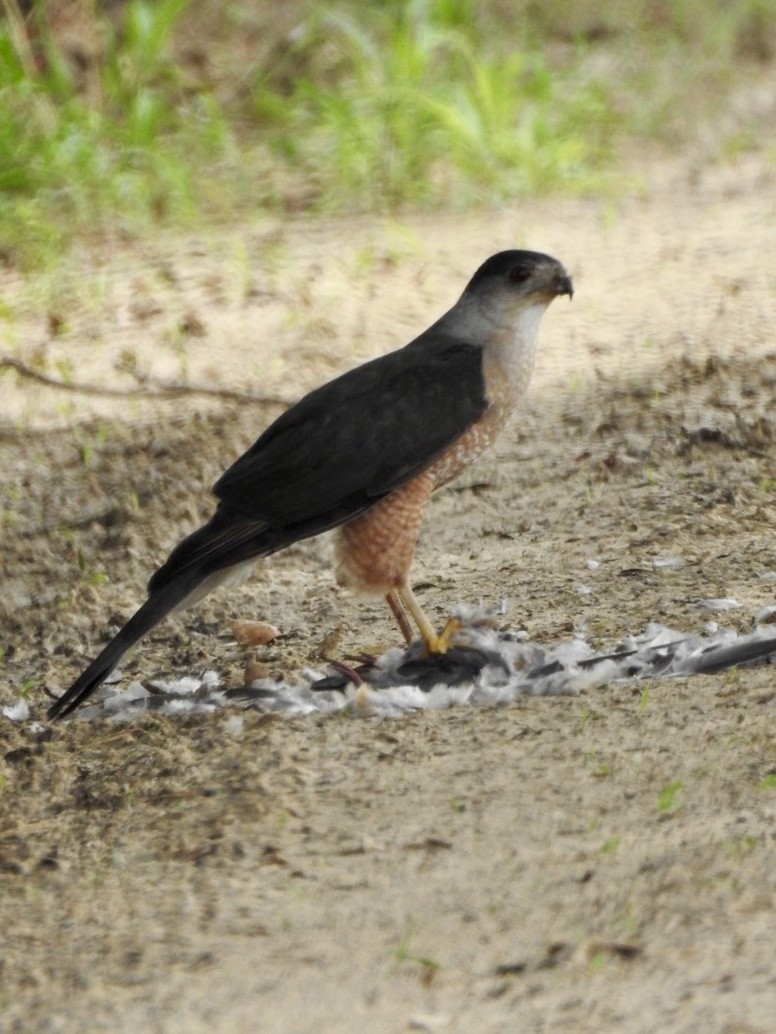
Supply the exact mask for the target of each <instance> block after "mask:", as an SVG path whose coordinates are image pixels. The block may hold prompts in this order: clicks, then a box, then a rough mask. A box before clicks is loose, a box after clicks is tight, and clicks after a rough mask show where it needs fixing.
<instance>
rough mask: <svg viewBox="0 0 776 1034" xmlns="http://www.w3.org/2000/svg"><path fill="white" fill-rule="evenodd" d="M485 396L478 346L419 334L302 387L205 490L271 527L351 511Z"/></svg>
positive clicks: (400, 477)
mask: <svg viewBox="0 0 776 1034" xmlns="http://www.w3.org/2000/svg"><path fill="white" fill-rule="evenodd" d="M487 405H488V402H487V398H486V395H485V381H484V377H483V371H482V349H480V348H475V347H474V346H473V345H469V344H466V343H465V342H462V341H457V340H453V339H449V338H444V337H441V336H440V337H436V338H434V339H432V340H422V341H418V342H415V343H413V344H412V345H408V346H407V347H406V348H403V349H400V350H399V351H398V352H391V353H390V354H389V355H386V356H382V357H380V358H379V359H374V360H372V362H369V363H366V364H364V365H363V366H360V367H357V368H356V369H354V370H351V371H350V372H349V373H346V374H343V375H342V376H341V377H338V378H337V379H335V380H333V381H330V382H329V383H328V384H325V385H323V386H322V387H320V388H318V389H316V390H315V391H313V392H311V393H310V394H309V395H307V396H305V398H303V399H302V400H301V401H300V402H298V403H297V404H296V405H295V406H293V407H292V408H291V409H289V410H287V411H286V412H285V413H284V414H283V415H282V416H281V417H279V419H278V420H276V421H275V422H274V423H273V424H272V425H271V426H270V427H268V428H267V430H266V431H265V432H264V433H263V434H262V435H261V437H260V438H259V439H258V440H257V441H256V442H255V444H254V445H253V446H252V447H251V448H250V449H249V450H248V451H247V452H246V453H245V454H244V455H243V456H241V457H240V459H238V460H237V462H236V463H234V464H233V465H232V466H231V467H230V468H229V469H228V470H227V471H226V473H224V474H223V475H222V477H221V478H220V479H219V480H218V482H217V483H216V485H215V486H214V489H213V491H214V492H215V494H216V495H217V496H218V498H219V499H220V500H221V504H222V506H224V507H226V508H227V509H229V510H234V511H237V512H239V513H241V514H244V515H246V516H251V517H254V518H259V519H260V520H263V521H266V522H267V524H269V525H271V526H272V527H288V526H289V525H294V524H300V523H303V522H305V521H308V520H310V519H312V518H319V517H322V516H323V515H325V514H327V513H330V512H332V511H337V513H338V514H340V513H341V511H342V508H343V506H345V507H346V508H347V509H349V510H350V509H352V511H353V512H356V511H359V510H362V509H363V508H364V507H366V506H370V505H372V504H373V503H374V502H375V501H376V500H377V499H379V498H380V497H381V496H383V495H385V494H386V493H387V492H390V491H391V489H393V488H396V487H397V486H398V485H400V484H402V483H403V482H405V481H407V480H409V479H410V478H411V477H412V476H413V475H414V474H417V473H419V472H420V471H421V470H423V469H424V468H425V467H427V466H428V465H429V464H430V463H431V462H432V461H433V460H434V459H435V458H436V457H437V456H438V455H439V454H440V453H441V452H443V451H444V450H445V449H446V448H447V447H448V446H449V445H450V444H451V443H452V442H454V441H455V440H456V438H458V437H459V436H460V435H462V434H463V433H464V432H465V431H466V430H467V429H468V428H469V427H470V426H471V425H472V424H473V423H474V422H475V421H476V420H478V419H479V418H480V417H481V416H482V414H483V413H484V412H485V410H486V408H487Z"/></svg>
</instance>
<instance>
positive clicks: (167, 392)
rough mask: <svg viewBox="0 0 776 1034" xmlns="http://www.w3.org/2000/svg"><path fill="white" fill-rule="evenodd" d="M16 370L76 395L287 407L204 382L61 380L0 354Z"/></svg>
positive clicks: (3, 364)
mask: <svg viewBox="0 0 776 1034" xmlns="http://www.w3.org/2000/svg"><path fill="white" fill-rule="evenodd" d="M2 369H8V370H15V371H16V373H18V374H19V376H20V377H26V378H27V380H30V381H35V382H36V383H37V384H44V385H45V386H46V387H47V388H56V389H57V390H59V391H71V392H74V393H75V394H78V395H97V396H102V397H104V398H121V399H136V398H141V399H142V398H146V399H172V398H180V397H181V396H183V395H205V396H209V397H210V398H219V399H229V400H231V401H233V402H258V403H261V404H263V405H268V406H286V407H287V406H290V405H291V403H290V402H289V401H288V399H283V398H279V397H278V396H277V395H253V394H251V393H250V392H245V391H237V390H236V389H234V388H209V387H208V386H207V385H205V384H165V383H163V382H161V381H153V380H151V379H150V378H144V379H143V382H142V383H143V384H148V385H150V390H149V388H145V387H143V388H106V387H103V386H102V385H99V384H78V383H76V382H73V383H71V382H69V381H63V380H60V379H59V378H58V377H50V376H49V375H48V374H47V373H41V372H40V371H39V370H33V369H32V367H31V366H27V364H26V363H23V362H21V360H19V359H14V358H13V357H12V356H9V355H5V356H0V370H2Z"/></svg>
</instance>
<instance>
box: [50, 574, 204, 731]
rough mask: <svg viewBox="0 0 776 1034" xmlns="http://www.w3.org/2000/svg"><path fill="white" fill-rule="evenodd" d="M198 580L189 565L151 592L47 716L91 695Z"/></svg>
mask: <svg viewBox="0 0 776 1034" xmlns="http://www.w3.org/2000/svg"><path fill="white" fill-rule="evenodd" d="M201 581H202V575H201V574H200V573H199V572H198V571H196V570H192V569H189V570H188V571H184V572H182V573H181V575H180V576H179V577H178V578H176V579H175V580H174V581H172V582H168V583H167V584H166V585H165V586H163V588H161V589H158V590H157V591H156V592H152V593H151V595H150V596H149V597H148V599H147V600H146V601H145V603H144V604H143V606H142V607H141V608H140V609H139V610H138V611H136V612H135V613H134V614H133V615H132V617H131V618H130V619H129V621H128V622H127V623H126V625H124V627H123V628H122V629H121V631H120V632H118V633H117V634H116V635H115V636H114V637H113V639H111V641H110V642H109V643H108V645H107V646H106V647H105V649H104V650H103V651H102V653H100V654H99V655H98V656H97V657H95V659H94V660H93V661H92V663H91V664H90V665H89V667H88V668H87V669H86V671H84V672H83V673H82V674H81V675H79V676H78V678H77V679H76V680H75V682H74V683H73V685H72V686H71V687H70V689H68V690H67V692H66V693H63V694H62V696H61V697H60V698H59V699H58V700H56V701H55V702H54V703H53V704H52V705H51V707H50V708H49V709H48V716H49V718H52V719H56V718H64V717H65V715H67V714H70V712H71V711H74V710H75V709H76V707H78V706H79V704H82V703H83V702H84V700H86V699H87V697H90V696H91V695H92V693H94V691H95V690H96V689H98V688H99V686H100V685H101V684H102V683H103V682H104V681H105V679H106V678H107V677H108V675H110V673H111V672H112V671H113V669H114V668H115V667H116V665H117V664H118V663H119V661H120V660H121V658H122V657H123V656H124V654H125V653H126V652H127V650H129V649H131V648H132V647H133V646H134V645H135V643H137V642H139V641H140V640H141V639H142V638H143V636H144V635H147V634H148V633H149V632H150V631H151V629H152V628H154V627H155V626H156V625H158V624H159V622H160V621H161V620H162V619H163V618H166V617H167V615H168V614H169V613H170V612H171V611H173V610H175V608H176V607H179V606H180V605H181V604H182V603H183V602H184V601H185V600H186V598H187V597H189V596H191V595H192V594H193V593H194V592H195V591H196V589H197V588H198V587H199V584H200V582H201Z"/></svg>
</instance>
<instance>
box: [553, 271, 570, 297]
mask: <svg viewBox="0 0 776 1034" xmlns="http://www.w3.org/2000/svg"><path fill="white" fill-rule="evenodd" d="M555 290H556V293H557V294H567V295H568V296H569V298H570V299H571V298H573V297H574V285H573V283H572V282H571V277H570V276H569V275H568V273H558V278H557V281H556V284H555Z"/></svg>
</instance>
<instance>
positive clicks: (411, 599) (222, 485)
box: [48, 250, 573, 719]
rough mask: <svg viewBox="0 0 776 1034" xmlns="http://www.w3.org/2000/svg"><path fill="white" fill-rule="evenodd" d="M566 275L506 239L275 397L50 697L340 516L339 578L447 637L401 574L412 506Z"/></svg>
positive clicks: (86, 688)
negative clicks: (207, 494) (275, 405)
mask: <svg viewBox="0 0 776 1034" xmlns="http://www.w3.org/2000/svg"><path fill="white" fill-rule="evenodd" d="M558 295H568V296H569V297H572V295H573V286H572V282H571V278H570V277H569V275H568V273H567V272H566V270H565V269H564V268H563V266H562V265H561V264H560V262H558V261H557V260H556V259H554V258H551V257H550V256H548V255H543V254H540V253H538V252H534V251H516V250H512V251H503V252H500V253H499V254H497V255H493V256H492V257H491V258H489V259H487V261H485V262H484V263H483V264H482V265H481V266H480V268H479V269H478V270H477V272H476V273H475V274H474V276H473V277H472V279H471V280H470V281H469V283H468V284H467V286H466V288H465V290H464V292H463V294H462V295H461V297H460V298H459V299H458V301H457V302H456V303H455V305H454V306H453V307H452V308H451V309H450V310H449V311H448V312H446V313H445V314H444V315H443V316H441V317H440V318H439V319H438V320H437V321H436V323H434V324H433V325H432V326H431V327H429V328H428V330H426V331H424V332H423V333H422V334H421V335H420V336H419V337H417V338H415V339H414V340H413V341H411V342H410V343H409V344H408V345H405V347H404V348H400V349H398V350H397V351H395V352H390V353H388V354H387V355H384V356H381V357H379V358H377V359H373V360H371V361H370V362H367V363H364V364H363V365H362V366H358V367H356V368H355V369H353V370H350V371H348V372H347V373H344V374H342V375H341V376H340V377H337V378H335V379H334V380H332V381H330V382H329V383H327V384H324V385H323V386H322V387H320V388H317V389H315V390H314V391H312V392H310V394H309V395H306V396H305V397H304V398H303V399H301V400H300V401H299V402H297V403H296V405H294V406H292V407H291V408H290V409H288V410H286V411H285V412H284V413H283V414H282V415H281V416H280V417H279V418H278V419H277V420H275V422H274V423H272V424H271V425H270V426H269V427H268V428H267V429H266V430H265V431H264V432H263V434H261V435H260V436H259V438H258V439H257V440H256V442H255V443H254V444H253V445H252V446H251V447H250V449H248V451H247V452H246V453H244V455H242V456H241V457H240V458H239V459H238V460H237V461H236V462H235V463H234V464H233V465H232V466H231V467H230V468H229V469H228V470H227V471H226V472H225V473H224V474H222V476H221V477H220V478H219V480H218V481H217V482H216V484H215V486H214V487H213V493H214V495H215V496H216V498H217V500H218V504H217V507H216V511H215V513H214V514H213V516H212V517H211V519H210V520H209V521H208V522H207V524H205V525H204V526H203V527H202V528H200V529H199V530H197V531H195V532H193V533H192V534H191V535H189V536H188V537H187V538H185V539H184V540H183V541H182V542H181V543H180V544H179V545H178V546H176V547H175V549H174V550H173V551H172V553H171V554H170V556H169V557H168V559H167V560H166V561H165V563H164V564H163V565H162V566H161V567H160V568H159V570H158V571H156V573H155V574H154V575H153V577H152V578H151V580H150V582H149V583H148V598H147V599H146V601H145V603H143V605H142V606H141V607H140V609H139V610H138V611H137V612H136V613H135V614H134V615H133V616H132V617H131V618H130V619H129V621H127V623H126V624H125V625H124V627H123V628H122V629H121V630H120V631H119V632H118V634H117V635H116V636H115V637H114V638H113V639H112V640H111V642H109V643H108V645H107V646H106V647H105V649H104V650H103V651H102V653H100V654H99V656H97V657H96V658H95V659H94V660H93V661H92V663H91V664H90V665H89V666H88V667H87V668H86V670H85V671H84V672H83V673H82V674H81V675H79V677H78V678H77V679H76V680H75V682H74V683H73V685H72V686H71V687H70V689H68V690H67V692H65V693H64V694H63V695H62V696H61V697H60V698H59V699H58V700H56V701H55V702H54V704H53V705H52V706H51V707H50V708H49V711H48V714H49V717H50V718H52V719H56V718H62V717H64V716H65V715H67V714H69V713H70V712H71V711H73V710H74V709H75V708H76V707H78V706H79V705H80V704H81V703H83V702H84V701H85V700H86V699H87V698H88V697H89V696H90V695H91V694H92V693H93V692H94V691H95V690H96V689H97V688H98V686H100V684H101V683H102V682H103V681H104V679H105V678H106V677H107V676H108V675H109V674H110V672H111V671H112V670H113V669H114V668H115V667H116V665H117V664H118V663H119V661H120V660H121V658H122V657H123V656H124V654H125V653H126V652H127V650H129V649H130V648H131V647H133V646H134V645H135V644H136V643H137V642H138V641H139V640H140V639H142V638H143V636H145V635H147V634H148V632H150V631H151V629H152V628H154V627H155V626H156V625H157V624H158V623H159V622H160V621H162V619H163V618H165V617H166V616H167V615H168V614H170V613H171V612H172V611H174V610H177V609H180V608H182V607H186V606H189V605H191V604H192V603H195V602H196V601H197V600H199V599H201V598H202V597H203V596H204V595H205V594H206V593H208V592H210V591H211V590H212V589H215V588H216V587H217V586H219V585H222V584H224V583H225V582H228V581H229V580H230V579H232V577H233V576H235V575H237V574H239V573H241V572H242V570H243V569H244V568H245V567H246V565H249V564H251V563H252V562H253V561H255V560H256V559H257V558H260V557H266V556H269V555H270V554H272V553H276V552H277V551H278V550H280V549H283V548H284V547H286V546H289V545H291V543H293V542H299V541H300V540H302V539H306V538H309V537H311V536H313V535H320V534H321V533H322V532H324V531H329V530H331V529H333V528H336V529H338V532H337V541H336V563H337V578H338V581H339V582H340V583H342V584H348V585H351V586H353V587H354V588H356V589H358V590H361V591H365V592H371V593H380V594H382V595H383V596H385V598H386V600H387V602H388V605H389V606H390V608H391V610H392V612H393V614H394V616H395V618H396V620H397V623H398V625H399V628H400V629H401V631H402V633H403V635H404V637H405V639H406V640H407V642H408V643H410V642H412V640H413V638H414V633H413V626H412V622H413V621H414V622H415V625H416V626H417V628H418V631H419V632H420V635H421V637H422V639H423V642H424V644H425V648H426V650H427V652H428V653H429V654H441V653H444V652H445V651H446V650H447V647H448V644H449V640H450V638H451V635H452V632H453V631H454V628H455V626H454V625H453V624H451V623H450V622H449V623H448V625H447V626H446V627H445V629H444V630H443V631H442V633H441V634H438V633H437V632H436V631H435V630H434V628H433V627H432V625H431V623H430V622H429V620H428V619H427V618H426V616H425V615H424V613H423V611H422V610H421V608H420V605H419V604H418V601H417V599H416V598H415V596H414V594H413V592H412V588H411V586H410V583H409V572H410V566H411V563H412V558H413V553H414V551H415V546H416V543H417V539H418V534H419V531H420V526H421V521H422V518H423V512H424V510H425V508H426V505H427V503H428V501H429V499H430V498H431V495H432V493H433V492H434V491H436V489H438V488H440V487H441V486H442V485H445V484H447V482H449V481H450V480H451V479H453V478H454V477H456V476H457V475H458V474H460V473H461V471H463V470H464V469H465V468H466V467H468V466H469V464H470V463H472V462H473V461H474V460H475V459H476V458H477V457H478V456H480V455H481V454H482V453H483V452H484V450H485V449H487V448H488V446H490V445H491V443H492V442H493V441H494V440H495V438H496V437H497V435H498V434H499V432H500V431H501V429H502V428H503V427H504V425H505V424H506V422H507V420H508V419H509V417H510V415H511V414H512V412H513V411H514V409H515V407H516V405H517V404H518V403H519V402H520V400H521V398H522V397H523V395H524V393H525V390H526V388H527V386H528V381H529V379H530V376H531V370H532V367H533V361H534V355H535V352H536V346H537V337H538V328H539V321H540V319H541V317H542V314H543V313H544V311H545V309H546V308H547V306H548V305H549V304H550V302H551V301H552V300H553V298H555V297H556V296H558Z"/></svg>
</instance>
